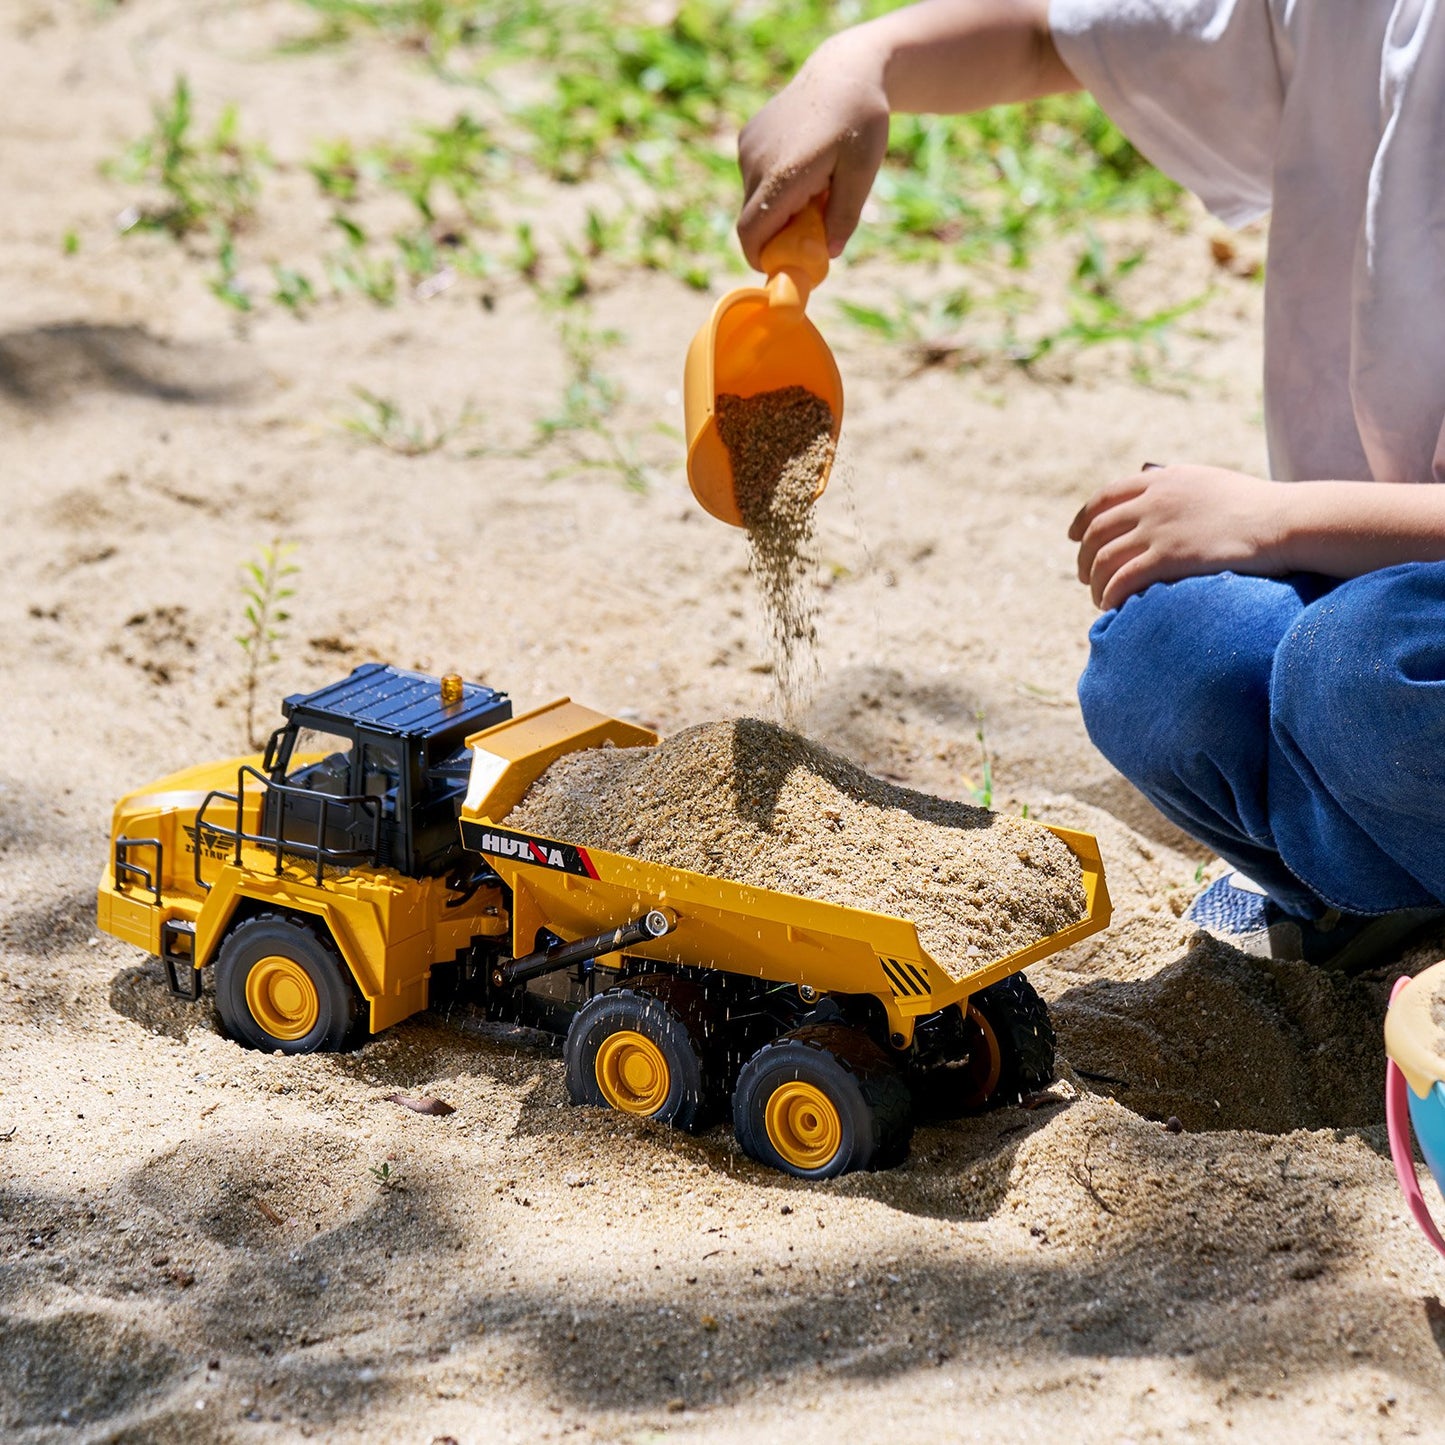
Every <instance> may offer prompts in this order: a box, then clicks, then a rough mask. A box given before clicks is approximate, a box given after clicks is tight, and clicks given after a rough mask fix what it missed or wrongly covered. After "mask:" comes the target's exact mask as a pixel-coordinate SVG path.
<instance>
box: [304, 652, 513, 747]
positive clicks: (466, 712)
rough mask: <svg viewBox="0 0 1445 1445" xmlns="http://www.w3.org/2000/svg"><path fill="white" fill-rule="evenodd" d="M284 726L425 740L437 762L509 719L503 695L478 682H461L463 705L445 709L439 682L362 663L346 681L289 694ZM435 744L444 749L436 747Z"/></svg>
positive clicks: (378, 664)
mask: <svg viewBox="0 0 1445 1445" xmlns="http://www.w3.org/2000/svg"><path fill="white" fill-rule="evenodd" d="M281 711H282V713H283V714H284V715H285V717H286V719H287V720H288V721H289V722H293V723H295V724H296V725H297V726H298V727H309V728H316V729H317V730H319V731H322V732H326V731H337V730H340V731H345V732H349V731H351V730H352V729H354V728H365V729H367V730H368V731H370V732H379V733H389V734H391V735H392V736H393V737H399V738H406V739H409V740H416V741H424V742H426V743H427V744H428V748H427V751H428V753H429V754H430V755H431V756H432V757H435V758H440V757H441V756H443V755H444V754H445V753H447V752H450V751H452V750H453V749H454V748H459V747H461V746H462V742H463V740H464V739H465V738H466V737H467V736H468V735H469V734H471V733H474V732H478V731H479V730H480V729H482V728H486V727H491V726H492V724H493V723H499V722H505V721H506V720H507V719H508V718H509V717H511V715H512V702H511V699H510V698H509V697H508V696H507V694H506V693H504V692H498V691H496V690H495V689H494V688H490V687H484V686H483V685H482V684H481V683H479V682H463V683H462V700H461V701H460V702H458V703H452V704H450V705H447V704H445V703H443V702H442V698H441V679H440V678H436V677H431V676H429V675H428V674H426V673H424V672H407V671H406V670H405V669H404V668H400V667H392V666H390V665H389V664H387V663H382V662H364V663H362V664H361V666H360V667H357V668H354V669H353V670H352V672H351V675H350V676H349V677H344V678H342V679H341V681H340V682H333V683H330V684H329V685H328V686H326V687H322V688H318V689H317V690H316V691H315V692H309V693H299V692H298V693H293V694H292V695H291V696H290V697H288V698H287V699H286V700H285V702H283V703H282V704H281ZM437 743H443V744H445V746H444V747H442V748H438V747H437V746H436V744H437Z"/></svg>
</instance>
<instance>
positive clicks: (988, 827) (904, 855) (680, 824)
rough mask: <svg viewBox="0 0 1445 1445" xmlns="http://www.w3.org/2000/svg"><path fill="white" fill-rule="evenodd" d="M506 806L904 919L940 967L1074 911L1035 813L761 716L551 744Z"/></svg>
mask: <svg viewBox="0 0 1445 1445" xmlns="http://www.w3.org/2000/svg"><path fill="white" fill-rule="evenodd" d="M507 821H508V822H509V823H510V824H512V826H514V827H517V828H521V829H525V830H527V831H529V832H535V833H540V834H543V835H545V836H548V837H553V838H565V839H567V840H568V841H569V842H577V843H582V844H585V845H588V846H591V847H594V848H605V849H608V850H609V851H611V852H616V853H625V854H628V855H630V856H632V857H635V858H645V859H647V860H648V861H649V862H653V863H665V864H670V865H671V866H673V867H677V868H686V869H690V870H692V871H693V872H697V873H707V874H710V875H712V876H714V877H718V878H730V879H732V880H733V881H735V882H738V883H750V884H754V885H756V886H758V887H762V888H772V889H777V890H779V891H781V892H784V893H800V894H803V895H804V896H806V897H809V898H818V899H822V900H824V901H826V902H829V903H842V904H848V905H851V906H852V907H855V908H866V909H869V910H871V911H872V912H876V913H889V914H893V915H895V916H897V917H900V918H906V919H908V920H909V921H910V922H912V923H915V924H916V925H917V926H918V935H919V938H920V940H921V941H922V943H923V946H924V948H926V949H927V950H928V952H929V953H930V954H931V955H932V956H933V957H934V958H935V959H936V960H937V962H938V963H939V964H940V965H941V966H942V967H943V968H944V969H945V970H946V971H947V972H948V973H949V974H950V975H951V976H952V977H954V978H962V977H964V976H965V975H966V974H968V973H971V972H973V971H974V970H975V969H977V968H980V967H982V966H983V965H984V964H986V963H990V962H992V961H993V960H995V959H997V958H1000V957H1002V956H1003V955H1004V954H1007V953H1012V952H1014V951H1015V950H1016V949H1020V948H1024V947H1026V946H1027V945H1029V944H1031V943H1035V942H1037V941H1038V940H1039V939H1041V938H1046V937H1048V936H1049V935H1050V934H1054V933H1057V932H1058V931H1059V930H1060V929H1062V928H1066V927H1068V925H1069V924H1071V923H1075V922H1077V921H1078V920H1079V919H1080V918H1081V917H1082V916H1083V912H1084V887H1083V880H1082V875H1081V870H1080V868H1079V862H1078V859H1077V858H1075V857H1074V855H1073V853H1071V852H1070V851H1069V849H1068V848H1067V847H1066V846H1065V845H1064V844H1063V843H1062V842H1061V841H1060V840H1059V839H1058V838H1057V837H1055V835H1054V834H1052V833H1050V832H1049V830H1048V829H1047V828H1044V827H1043V826H1042V825H1040V824H1037V823H1029V822H1026V821H1024V820H1023V819H1020V818H1008V817H1003V816H1001V815H999V814H997V813H992V812H990V811H989V810H987V809H986V808H976V807H971V806H970V805H969V804H967V803H959V802H951V801H949V800H947V799H944V798H935V797H930V796H929V795H928V794H926V793H918V792H914V791H912V790H911V789H908V788H900V787H896V786H894V785H893V784H891V783H885V782H882V781H880V780H879V779H878V778H874V777H871V776H870V775H869V774H867V773H865V772H864V771H863V770H862V769H861V768H859V767H857V766H855V765H854V764H853V763H850V762H848V761H847V759H846V758H843V757H840V756H839V755H838V754H836V753H833V752H829V751H828V749H826V748H823V747H820V746H818V745H817V744H816V743H811V742H809V741H807V740H806V739H805V738H802V737H799V736H798V735H797V734H796V733H791V732H788V731H786V730H785V729H783V728H779V727H775V726H773V725H772V724H770V723H765V722H758V721H756V720H754V719H751V718H743V719H740V720H738V721H733V722H713V723H703V724H701V725H700V726H697V727H692V728H687V729H685V730H684V731H682V732H680V733H677V734H675V735H674V736H673V737H670V738H668V739H667V740H666V741H664V742H663V743H662V744H661V745H660V746H659V747H656V748H602V749H595V750H593V751H590V752H584V753H573V754H570V755H569V756H567V757H564V758H561V759H559V760H558V761H557V762H555V763H553V764H552V766H551V767H550V768H549V769H548V770H547V771H546V773H544V774H543V775H542V777H541V778H540V779H539V780H538V781H537V782H536V783H535V784H534V785H533V787H532V789H531V790H530V791H529V792H528V793H527V795H526V797H524V798H523V800H522V802H521V804H520V805H519V806H518V807H517V808H516V809H514V810H513V812H512V813H511V814H510V816H509V817H508V819H507Z"/></svg>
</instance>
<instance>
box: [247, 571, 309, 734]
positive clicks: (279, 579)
mask: <svg viewBox="0 0 1445 1445" xmlns="http://www.w3.org/2000/svg"><path fill="white" fill-rule="evenodd" d="M295 550H296V548H295V544H294V543H290V542H272V543H271V544H270V546H266V547H262V548H261V549H260V552H259V553H258V555H257V556H256V557H255V558H254V559H252V560H251V561H249V562H247V563H246V564H245V566H244V568H243V570H242V578H241V594H242V596H243V597H244V598H245V601H246V607H245V613H244V616H245V623H246V625H245V628H244V630H242V631H241V632H239V633H237V634H236V641H237V643H238V644H239V645H240V648H241V651H242V652H244V653H245V654H246V741H247V743H248V744H249V745H250V746H251V747H253V748H260V747H261V746H262V744H263V743H264V742H265V738H263V737H259V736H257V733H256V695H257V692H258V689H259V683H260V680H261V674H262V673H263V672H264V671H265V670H266V669H267V668H269V667H273V666H275V664H276V663H278V662H279V661H280V660H281V658H280V654H279V652H278V651H277V645H278V644H279V643H280V641H281V638H282V636H283V632H282V624H283V623H286V622H289V621H290V620H291V614H290V613H289V612H288V611H286V609H285V607H284V605H283V604H284V603H285V601H286V599H287V598H289V597H294V596H295V595H296V589H295V588H294V587H289V586H287V585H286V579H287V578H288V577H294V576H295V575H296V574H297V572H299V571H300V570H301V569H300V568H299V567H298V566H296V564H295V563H294V562H291V561H289V560H288V559H289V558H290V556H291V554H292V553H293V552H294V551H295Z"/></svg>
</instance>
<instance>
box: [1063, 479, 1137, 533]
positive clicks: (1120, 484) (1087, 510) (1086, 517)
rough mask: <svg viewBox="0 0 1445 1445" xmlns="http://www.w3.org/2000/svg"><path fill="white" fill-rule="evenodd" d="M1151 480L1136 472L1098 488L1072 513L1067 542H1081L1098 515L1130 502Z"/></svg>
mask: <svg viewBox="0 0 1445 1445" xmlns="http://www.w3.org/2000/svg"><path fill="white" fill-rule="evenodd" d="M1151 480H1152V478H1150V477H1149V476H1148V475H1146V474H1145V473H1143V472H1136V473H1135V474H1134V475H1133V476H1132V477H1121V478H1120V479H1119V480H1118V481H1117V482H1110V483H1109V485H1108V486H1106V487H1100V488H1099V490H1098V491H1097V492H1095V493H1094V495H1093V496H1092V497H1090V498H1089V500H1088V501H1087V502H1085V503H1084V505H1083V506H1082V507H1080V508H1079V510H1078V511H1077V512H1075V513H1074V520H1073V521H1072V522H1070V523H1069V541H1071V542H1079V541H1082V540H1083V536H1084V533H1085V532H1087V531H1088V530H1089V527H1090V525H1091V524H1092V523H1093V521H1094V519H1095V518H1096V517H1097V516H1099V515H1100V513H1102V512H1106V511H1108V510H1109V509H1110V508H1112V507H1117V506H1118V505H1119V504H1120V503H1121V502H1128V501H1132V500H1133V499H1134V498H1135V497H1137V496H1139V495H1140V494H1141V493H1142V492H1143V491H1144V490H1145V488H1147V487H1148V485H1149V483H1150V481H1151Z"/></svg>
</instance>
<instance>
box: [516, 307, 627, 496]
mask: <svg viewBox="0 0 1445 1445" xmlns="http://www.w3.org/2000/svg"><path fill="white" fill-rule="evenodd" d="M559 335H560V339H561V342H562V351H563V354H564V356H565V357H566V360H567V370H568V373H569V376H568V381H567V385H566V387H565V388H564V389H563V392H562V409H561V410H560V411H559V412H557V413H556V414H555V415H553V416H550V417H544V418H543V419H542V420H541V421H539V422H538V423H537V437H538V440H539V441H540V442H542V443H547V442H551V441H555V440H557V439H559V438H563V439H568V440H571V441H572V442H573V443H574V445H573V452H574V455H575V456H576V458H577V464H578V466H579V467H601V468H604V469H606V470H609V471H615V472H616V473H617V474H618V476H620V477H621V478H622V481H623V484H624V485H625V486H627V487H629V488H630V489H631V490H632V491H635V492H645V491H646V490H647V483H648V472H647V467H646V466H645V465H644V463H643V462H642V461H641V459H640V458H639V457H638V456H637V454H636V452H635V450H634V449H633V447H632V445H631V443H630V442H629V441H628V440H627V439H626V438H624V437H620V436H619V435H618V434H617V432H616V431H615V430H614V429H613V427H612V426H611V425H609V422H610V419H611V417H612V413H613V412H614V411H615V410H616V408H617V406H618V404H619V403H620V402H621V400H622V388H621V386H620V385H619V384H618V383H617V382H616V381H615V380H614V379H613V378H612V377H610V376H608V375H607V373H606V372H604V371H603V370H602V369H601V367H600V365H599V364H598V363H599V358H600V357H601V356H602V354H603V352H605V351H607V350H609V349H611V348H612V347H614V346H616V345H618V344H619V343H620V342H621V340H622V336H621V334H620V333H619V332H617V331H614V330H612V329H610V328H608V329H606V330H601V331H599V330H597V329H596V328H595V327H594V326H593V325H592V323H591V320H590V318H589V317H587V316H586V315H585V314H583V315H579V316H566V317H564V318H563V320H562V326H561V331H560V333H559ZM582 435H590V436H594V437H596V438H597V439H598V441H600V442H601V443H602V445H603V447H604V448H605V449H606V454H605V456H603V457H602V458H600V459H599V458H597V457H595V456H592V455H590V454H588V453H585V452H583V451H581V450H580V449H579V448H578V447H577V446H576V445H575V443H576V440H577V439H578V437H580V436H582Z"/></svg>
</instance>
